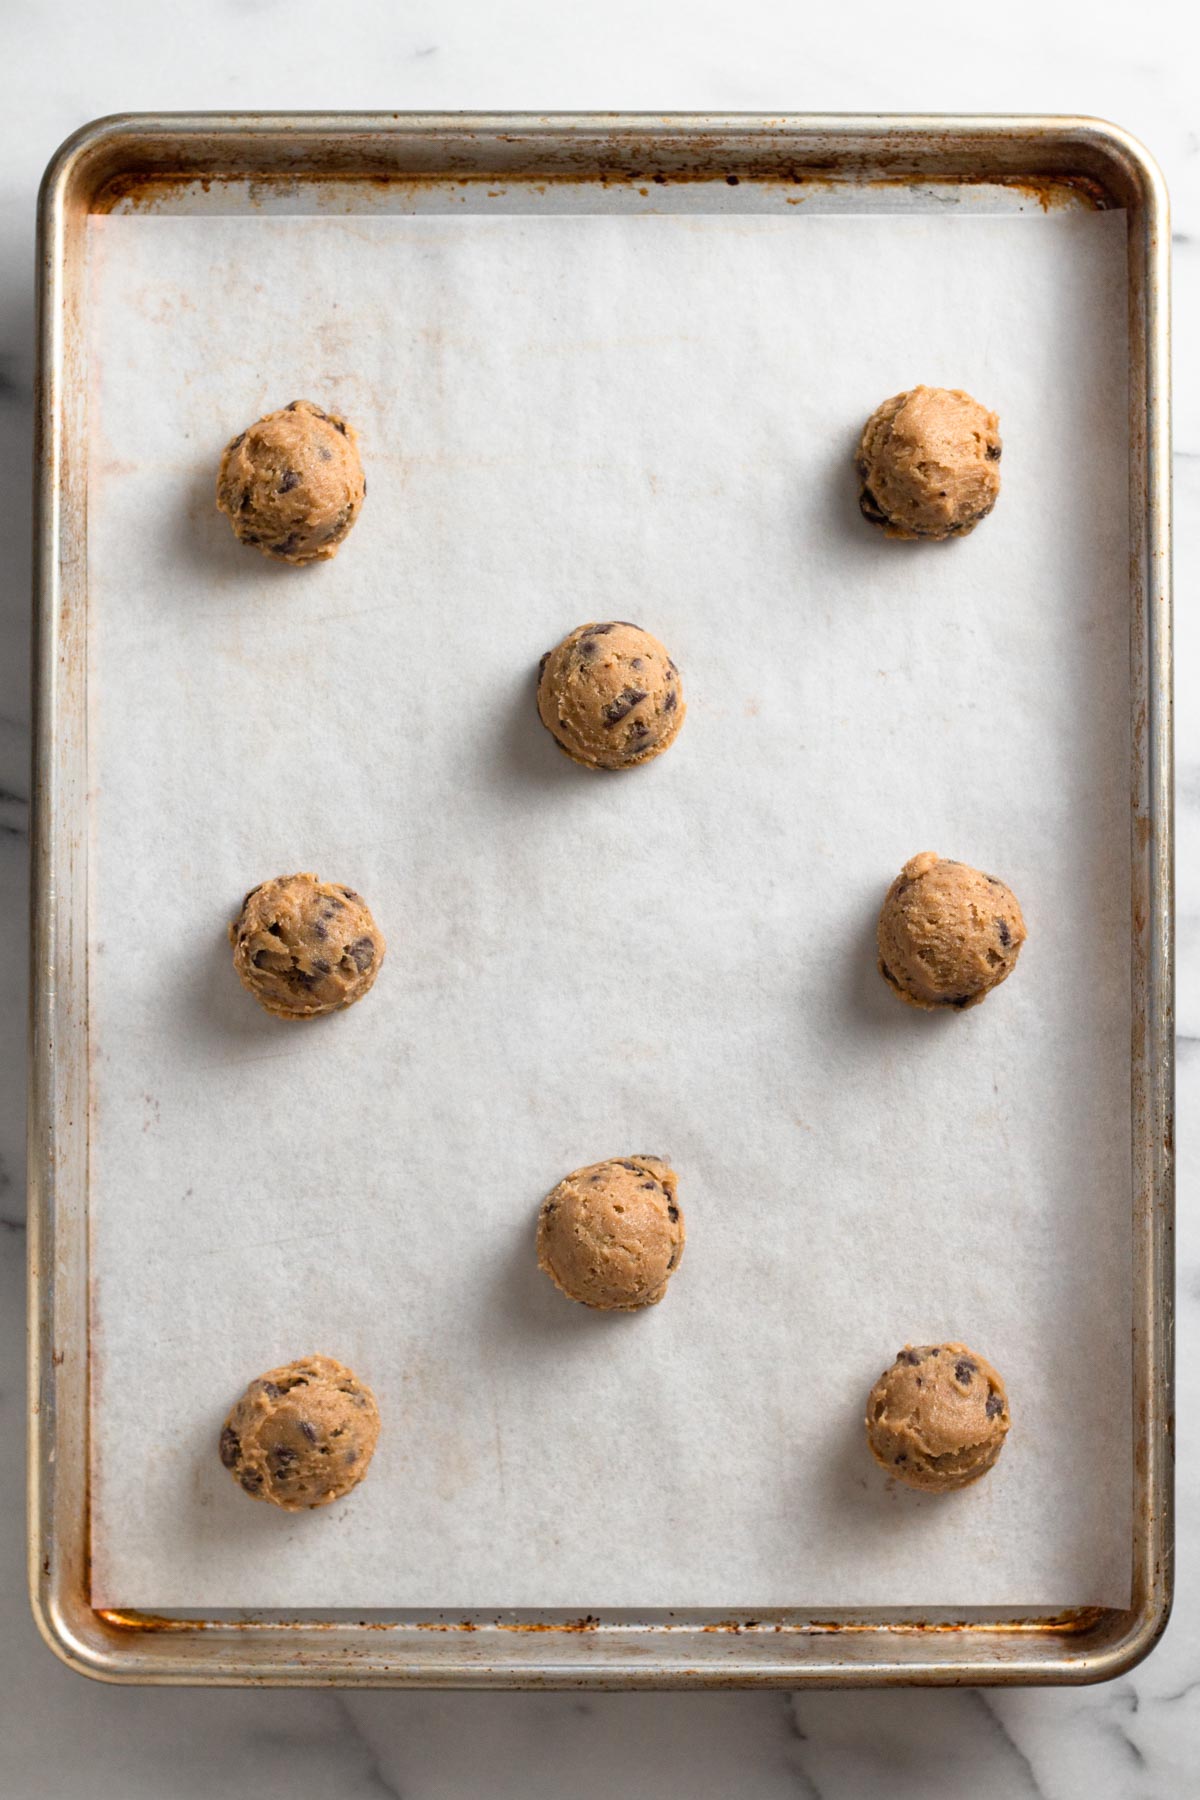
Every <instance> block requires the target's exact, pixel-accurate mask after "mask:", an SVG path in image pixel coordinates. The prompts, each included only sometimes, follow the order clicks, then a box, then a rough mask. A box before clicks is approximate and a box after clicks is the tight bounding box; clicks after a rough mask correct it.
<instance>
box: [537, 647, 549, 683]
mask: <svg viewBox="0 0 1200 1800" xmlns="http://www.w3.org/2000/svg"><path fill="white" fill-rule="evenodd" d="M549 661H550V652H549V651H548V650H543V651H542V654H541V655H540V656H539V657H538V680H539V681H541V679H542V676H543V675H544V674H545V673H546V664H547V663H548V662H549Z"/></svg>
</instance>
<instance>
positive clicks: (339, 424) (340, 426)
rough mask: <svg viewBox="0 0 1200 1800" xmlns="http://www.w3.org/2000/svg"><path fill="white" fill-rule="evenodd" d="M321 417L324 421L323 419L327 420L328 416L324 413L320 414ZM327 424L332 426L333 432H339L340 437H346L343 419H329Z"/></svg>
mask: <svg viewBox="0 0 1200 1800" xmlns="http://www.w3.org/2000/svg"><path fill="white" fill-rule="evenodd" d="M321 417H322V418H323V419H324V418H327V417H328V414H326V413H322V414H321ZM329 423H330V424H331V425H332V426H333V429H334V430H335V431H340V432H341V434H342V436H343V437H345V435H346V421H345V419H330V420H329Z"/></svg>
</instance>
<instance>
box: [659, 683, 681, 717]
mask: <svg viewBox="0 0 1200 1800" xmlns="http://www.w3.org/2000/svg"><path fill="white" fill-rule="evenodd" d="M678 705H679V695H678V694H677V693H676V692H675V689H674V688H668V689H667V697H666V699H665V700H664V701H663V704H662V709H663V711H664V712H665V713H667V712H674V711H675V708H676V707H677V706H678Z"/></svg>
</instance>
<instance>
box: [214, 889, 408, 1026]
mask: <svg viewBox="0 0 1200 1800" xmlns="http://www.w3.org/2000/svg"><path fill="white" fill-rule="evenodd" d="M229 941H230V943H231V944H232V945H233V966H234V968H235V969H236V970H237V972H238V975H239V977H240V978H241V981H242V984H243V986H245V987H248V988H249V989H250V992H251V993H252V994H253V995H254V998H255V999H256V1000H257V1001H258V1002H259V1004H260V1005H261V1006H265V1007H266V1009H267V1011H268V1012H269V1013H275V1014H276V1016H277V1017H278V1018H281V1019H315V1018H317V1017H319V1016H320V1014H322V1013H331V1012H337V1011H338V1009H339V1008H340V1007H343V1006H353V1005H354V1002H355V1001H356V1000H361V999H362V997H363V995H364V994H365V993H366V992H367V989H368V988H369V987H370V986H371V984H372V982H373V981H374V980H375V977H376V975H378V973H379V965H380V963H381V962H382V961H383V956H384V951H385V949H386V948H387V946H386V944H385V943H384V940H383V933H382V932H381V931H380V929H379V927H378V925H377V924H376V923H375V921H374V919H373V918H372V917H371V914H370V911H369V909H368V907H367V903H366V901H365V900H364V899H363V897H362V895H361V894H356V893H355V891H354V889H353V888H348V887H339V886H337V885H335V884H334V883H333V882H332V881H320V880H318V878H317V876H315V875H280V876H278V877H277V878H276V879H275V880H274V881H264V882H263V884H262V886H261V887H256V888H251V890H250V892H249V893H248V894H247V895H246V898H245V899H244V900H243V901H242V910H241V912H240V913H239V914H238V916H237V918H236V919H235V920H234V921H233V924H232V925H231V926H230V927H229Z"/></svg>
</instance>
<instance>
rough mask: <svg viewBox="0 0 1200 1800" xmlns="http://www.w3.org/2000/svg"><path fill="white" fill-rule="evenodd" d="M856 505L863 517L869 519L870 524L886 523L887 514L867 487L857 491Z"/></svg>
mask: <svg viewBox="0 0 1200 1800" xmlns="http://www.w3.org/2000/svg"><path fill="white" fill-rule="evenodd" d="M858 506H859V511H860V512H861V513H862V516H863V518H864V519H869V520H870V521H871V524H872V525H886V524H887V514H886V513H885V512H884V510H883V508H882V507H881V506H880V504H879V502H878V500H876V498H875V496H874V494H873V493H872V492H871V490H870V488H869V487H863V488H862V489H861V491H860V492H859V496H858Z"/></svg>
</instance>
